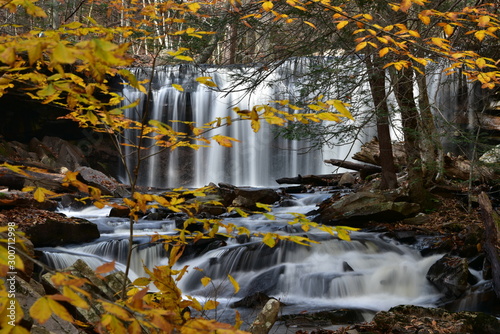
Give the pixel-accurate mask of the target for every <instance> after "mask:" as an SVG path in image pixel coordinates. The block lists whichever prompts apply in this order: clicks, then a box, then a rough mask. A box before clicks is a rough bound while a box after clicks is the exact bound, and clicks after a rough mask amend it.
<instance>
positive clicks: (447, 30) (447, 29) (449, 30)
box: [443, 24, 454, 37]
mask: <svg viewBox="0 0 500 334" xmlns="http://www.w3.org/2000/svg"><path fill="white" fill-rule="evenodd" d="M443 30H444V33H445V34H446V36H448V37H449V36H451V34H453V30H454V29H453V27H452V26H451V25H450V24H446V25H445V26H444V27H443Z"/></svg>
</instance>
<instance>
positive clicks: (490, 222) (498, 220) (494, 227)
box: [479, 192, 500, 298]
mask: <svg viewBox="0 0 500 334" xmlns="http://www.w3.org/2000/svg"><path fill="white" fill-rule="evenodd" d="M479 205H480V207H481V216H482V218H483V222H484V228H485V237H484V239H485V240H484V250H485V253H486V257H487V258H488V260H489V261H490V263H491V271H492V276H493V289H494V291H495V294H496V295H497V297H498V298H500V217H499V216H498V214H497V213H496V212H495V210H493V207H492V205H491V201H490V199H489V198H488V196H487V195H486V194H485V193H484V192H482V193H481V194H479Z"/></svg>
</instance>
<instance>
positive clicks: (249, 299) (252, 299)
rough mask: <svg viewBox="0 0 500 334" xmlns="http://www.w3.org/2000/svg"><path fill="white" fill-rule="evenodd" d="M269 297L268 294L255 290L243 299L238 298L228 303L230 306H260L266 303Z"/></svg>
mask: <svg viewBox="0 0 500 334" xmlns="http://www.w3.org/2000/svg"><path fill="white" fill-rule="evenodd" d="M269 299H271V297H269V296H268V295H266V294H265V293H263V292H256V293H254V294H251V295H249V296H246V297H245V298H243V299H240V300H238V301H236V302H234V303H232V304H231V305H230V307H233V308H235V307H246V308H261V307H264V305H266V303H267V302H268V300H269Z"/></svg>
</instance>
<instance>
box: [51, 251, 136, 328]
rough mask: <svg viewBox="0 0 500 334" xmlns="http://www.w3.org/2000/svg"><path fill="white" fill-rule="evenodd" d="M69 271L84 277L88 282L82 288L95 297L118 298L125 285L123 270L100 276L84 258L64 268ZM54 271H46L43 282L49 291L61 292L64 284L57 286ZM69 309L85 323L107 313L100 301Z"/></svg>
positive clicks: (127, 281)
mask: <svg viewBox="0 0 500 334" xmlns="http://www.w3.org/2000/svg"><path fill="white" fill-rule="evenodd" d="M63 271H64V272H69V273H70V274H71V275H73V276H74V277H78V278H84V279H85V280H86V282H87V283H85V284H84V285H82V286H80V288H81V289H83V290H84V291H86V292H87V293H89V294H90V295H92V297H93V298H95V299H104V300H110V301H113V300H117V297H118V295H119V292H120V291H121V289H122V287H123V282H124V281H123V280H124V279H125V276H124V274H123V272H115V273H112V274H110V275H108V276H106V277H104V279H103V278H102V277H101V276H98V275H97V274H96V273H95V272H94V271H93V270H92V269H91V268H90V267H89V266H88V265H87V264H86V263H85V262H84V261H83V260H77V261H76V262H75V263H74V264H73V265H72V266H71V267H69V268H66V269H64V270H63ZM52 276H53V274H52V273H46V274H44V275H43V276H42V284H43V285H44V287H45V289H46V291H47V293H49V294H56V293H61V294H62V292H63V291H62V290H63V288H64V286H56V285H55V284H54V282H53V281H52V279H51V278H52ZM125 282H126V284H127V285H129V284H130V283H131V282H130V280H128V279H126V281H125ZM68 311H69V312H70V313H71V314H72V316H73V317H74V318H76V319H78V320H80V321H82V322H84V323H96V322H98V321H99V320H100V319H101V316H102V315H103V314H105V313H106V311H105V310H104V308H103V307H102V305H101V304H100V303H93V305H92V307H90V308H88V309H83V308H79V307H75V306H72V305H69V306H68Z"/></svg>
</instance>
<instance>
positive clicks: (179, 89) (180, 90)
mask: <svg viewBox="0 0 500 334" xmlns="http://www.w3.org/2000/svg"><path fill="white" fill-rule="evenodd" d="M172 87H174V88H175V89H177V90H178V91H179V92H183V91H184V88H182V86H181V85H178V84H172Z"/></svg>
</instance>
